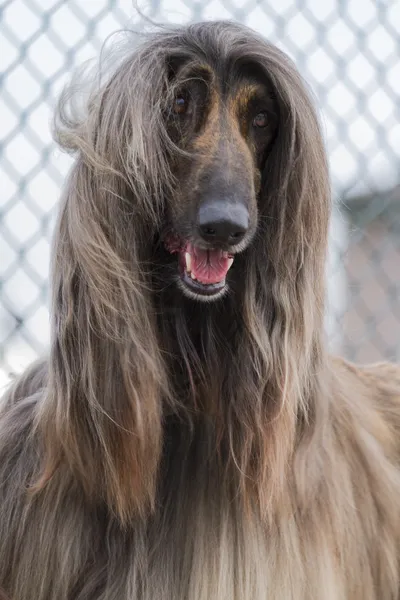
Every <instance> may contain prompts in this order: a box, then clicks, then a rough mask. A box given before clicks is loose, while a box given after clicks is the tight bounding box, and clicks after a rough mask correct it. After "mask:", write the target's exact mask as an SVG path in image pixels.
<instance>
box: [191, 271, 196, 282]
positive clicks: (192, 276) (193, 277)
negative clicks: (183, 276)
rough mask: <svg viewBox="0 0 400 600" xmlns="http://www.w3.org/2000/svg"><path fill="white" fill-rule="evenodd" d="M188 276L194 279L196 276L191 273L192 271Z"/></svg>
mask: <svg viewBox="0 0 400 600" xmlns="http://www.w3.org/2000/svg"><path fill="white" fill-rule="evenodd" d="M190 277H191V278H192V279H194V281H196V277H195V276H194V275H193V273H190Z"/></svg>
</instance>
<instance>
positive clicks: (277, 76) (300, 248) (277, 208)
mask: <svg viewBox="0 0 400 600" xmlns="http://www.w3.org/2000/svg"><path fill="white" fill-rule="evenodd" d="M251 52H252V50H251V48H250V50H249V51H248V52H247V55H248V57H249V55H250V57H251ZM253 52H254V54H253V56H254V60H255V61H257V64H258V65H259V68H260V69H262V70H263V72H264V76H265V77H266V78H268V80H269V81H270V82H271V85H272V89H273V97H274V101H275V103H276V109H277V110H276V112H277V115H278V123H277V129H276V134H275V138H274V140H273V142H272V144H271V146H270V148H269V149H268V151H267V153H266V157H265V163H264V166H263V169H262V183H261V191H260V197H259V226H258V235H257V236H256V238H255V240H254V244H253V249H254V252H253V253H252V256H254V257H257V259H256V260H253V261H249V266H248V269H247V276H248V283H247V289H252V286H253V289H255V290H256V293H257V305H259V306H261V307H262V306H269V307H270V309H269V313H268V314H273V315H274V319H273V320H269V321H268V322H267V323H266V326H268V327H269V337H268V339H269V343H271V346H272V347H271V356H272V359H273V368H272V372H273V376H274V377H276V388H277V389H281V390H282V398H283V396H286V395H288V394H292V396H295V397H297V398H299V400H300V401H301V399H302V398H304V397H305V395H307V394H308V393H309V391H307V390H305V387H306V382H308V381H309V373H310V369H311V368H314V367H313V366H312V365H313V364H314V362H315V357H316V356H320V355H321V353H320V352H319V349H320V345H321V343H322V342H321V339H320V338H321V333H320V332H321V331H322V315H323V309H324V300H325V298H324V296H325V285H324V283H325V282H324V277H325V259H326V249H327V238H328V222H329V216H330V204H331V200H330V184H329V175H328V166H327V158H326V154H325V149H324V144H323V139H322V135H321V131H320V127H319V123H318V118H317V115H316V111H315V109H314V106H313V102H312V100H311V97H310V93H309V92H308V90H307V89H306V86H305V84H304V82H303V80H302V78H301V77H300V75H299V73H298V72H297V70H296V68H295V66H294V65H293V64H292V62H291V61H290V59H289V58H288V57H287V56H285V55H284V54H283V53H282V52H281V51H279V50H278V49H277V48H275V47H273V46H270V45H268V44H265V43H264V42H261V43H260V44H259V45H256V46H255V49H254V51H253ZM255 282H256V284H255ZM245 300H246V301H247V300H248V296H247V297H245ZM252 311H253V312H254V307H251V310H250V308H249V314H252ZM261 318H263V317H262V315H260V319H261ZM283 342H284V343H283ZM278 404H279V405H281V404H280V403H278Z"/></svg>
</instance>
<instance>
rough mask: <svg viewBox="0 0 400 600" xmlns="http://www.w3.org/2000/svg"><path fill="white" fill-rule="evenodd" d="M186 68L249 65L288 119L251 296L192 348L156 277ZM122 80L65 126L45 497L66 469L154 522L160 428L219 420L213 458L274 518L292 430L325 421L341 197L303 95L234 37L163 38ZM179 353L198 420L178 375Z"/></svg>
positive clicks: (207, 27) (72, 96)
mask: <svg viewBox="0 0 400 600" xmlns="http://www.w3.org/2000/svg"><path fill="white" fill-rule="evenodd" d="M182 56H184V57H186V59H188V60H190V59H196V58H198V57H199V56H200V57H201V58H205V59H206V60H207V58H208V57H210V56H213V57H214V60H216V61H220V62H222V61H227V60H229V61H233V62H235V61H236V62H240V61H242V62H244V61H245V62H246V63H247V62H248V63H253V64H254V63H255V64H256V65H257V67H258V68H260V69H262V71H263V72H264V73H265V74H266V75H267V76H268V78H269V80H270V81H271V83H272V85H273V89H274V93H275V96H276V102H277V104H278V108H279V114H280V126H279V128H278V133H277V136H276V140H275V142H274V145H273V148H272V150H271V152H270V154H269V157H268V159H267V161H266V164H265V167H264V171H263V181H262V191H261V194H260V200H259V203H260V223H259V229H258V232H257V236H256V239H255V242H254V243H253V245H252V247H251V248H250V249H249V250H248V252H247V254H246V259H245V261H244V262H243V264H242V271H243V273H242V276H243V282H242V286H241V290H239V291H238V294H237V296H236V297H235V298H231V299H229V300H228V301H227V304H228V309H227V308H226V306H225V307H224V309H223V311H224V315H223V316H222V320H223V323H222V324H221V307H216V308H215V307H213V308H210V307H207V308H202V309H201V310H200V309H199V311H198V317H197V318H198V319H201V322H202V325H201V334H200V335H201V338H202V339H201V343H200V344H197V345H196V344H195V343H194V342H193V339H192V335H191V330H190V327H189V325H188V317H187V314H186V313H185V310H176V311H175V314H174V315H172V316H168V315H166V318H165V319H163V320H161V325H160V322H159V319H158V317H157V315H158V314H159V313H160V311H161V313H163V309H164V307H165V305H164V304H163V302H162V300H160V299H159V298H158V297H157V296H156V295H155V293H154V289H153V287H154V279H153V278H152V269H151V257H152V247H151V244H152V240H154V237H155V235H156V234H157V231H159V230H160V227H161V226H162V219H163V214H164V211H165V205H166V204H167V203H168V202H169V201H170V198H171V197H172V196H173V193H174V185H176V182H175V181H174V176H173V171H172V169H171V161H172V158H171V157H172V156H173V155H174V152H175V153H178V150H177V148H176V147H175V146H174V144H173V143H172V141H171V140H170V138H169V136H168V131H167V128H166V124H165V111H166V110H167V108H168V102H169V101H170V98H171V94H172V93H173V82H172V83H171V77H170V65H171V63H172V61H173V60H174V59H175V58H177V57H182ZM111 64H112V66H113V68H112V70H111V73H110V72H108V71H107V70H106V72H105V73H102V74H101V77H99V76H98V75H97V77H94V78H92V79H91V87H90V89H89V92H87V93H86V94H84V93H83V91H82V86H81V85H79V86H77V85H76V84H75V83H73V84H72V85H71V86H70V88H68V89H67V90H66V91H65V93H64V95H63V97H62V99H61V103H60V106H59V110H58V113H57V118H56V135H57V139H58V141H59V142H60V144H61V145H62V146H63V147H64V148H66V149H68V150H69V151H72V152H74V153H75V155H76V160H75V164H74V166H73V168H72V171H71V173H70V176H69V179H68V182H67V184H66V187H65V193H64V199H63V202H62V207H61V211H60V217H59V221H58V225H57V231H56V235H55V242H54V254H53V264H52V292H53V296H52V298H53V300H52V346H51V357H50V366H49V382H48V388H47V389H48V391H47V394H46V398H45V400H44V401H43V403H42V404H41V406H40V410H39V413H38V418H37V422H38V427H40V428H41V430H42V432H43V436H44V438H43V439H44V448H45V456H46V462H45V468H44V470H43V472H42V475H41V479H40V481H39V483H38V484H37V485H38V486H39V487H41V486H43V485H45V482H46V481H47V480H48V479H49V478H50V477H51V476H52V475H53V473H54V471H55V470H56V469H57V467H58V465H60V464H65V463H67V464H68V466H69V468H70V469H71V470H72V472H73V473H74V475H75V477H77V478H78V480H79V481H80V482H81V483H82V485H83V487H84V489H85V490H86V493H87V496H88V498H91V499H92V500H93V499H95V498H98V496H101V497H103V499H104V500H105V501H106V502H107V504H108V505H109V507H111V508H112V510H113V511H114V512H115V514H116V515H118V517H119V518H120V519H121V520H122V521H126V520H127V519H129V517H130V516H131V515H132V513H134V512H137V511H138V512H139V513H140V514H146V511H147V510H149V509H151V507H153V506H154V501H155V494H156V482H157V473H158V469H159V465H160V459H161V453H162V447H163V419H164V418H165V415H166V414H171V413H173V412H174V411H175V412H177V413H180V414H181V415H182V414H184V415H185V416H186V417H187V419H188V420H189V421H190V422H191V423H192V424H193V418H194V415H196V406H201V407H203V408H202V410H207V408H206V407H208V410H209V411H211V412H213V413H214V414H215V415H217V416H218V415H220V419H218V418H217V419H216V423H217V426H216V427H217V429H218V432H217V433H216V441H217V440H224V444H225V449H226V452H227V454H228V464H229V465H231V466H233V468H234V469H235V470H237V472H238V473H239V474H240V477H239V480H240V485H239V487H240V489H241V491H242V492H243V493H244V495H245V496H246V494H247V493H248V491H249V489H253V490H255V491H256V496H257V497H258V502H259V505H260V508H261V510H262V511H263V512H268V506H269V505H270V502H271V500H272V499H275V500H276V499H277V497H278V496H279V494H280V493H281V492H282V489H283V486H284V481H285V473H286V466H287V464H288V459H289V456H290V453H291V452H292V451H293V448H294V443H295V436H296V423H298V422H299V417H300V418H303V419H305V420H308V419H309V418H310V415H312V413H313V411H315V410H316V407H315V406H313V404H312V398H313V395H314V392H315V389H314V387H315V382H316V381H317V379H316V377H315V375H316V373H317V372H318V369H319V367H320V363H321V361H322V360H323V353H322V350H321V339H320V337H321V319H322V313H323V300H324V298H323V296H324V287H323V273H324V261H325V252H326V238H327V223H328V218H329V210H330V198H329V181H328V173H327V165H326V159H325V153H324V150H323V144H322V140H321V135H320V130H319V126H318V121H317V117H316V114H315V111H314V108H313V106H312V102H311V101H310V99H309V93H308V92H307V90H306V88H305V85H304V83H303V81H302V80H301V78H300V76H299V75H298V73H297V71H296V69H295V67H294V66H293V64H292V63H291V61H290V60H289V59H288V58H287V57H286V56H285V55H284V54H283V53H282V52H280V51H279V50H278V49H277V48H276V47H274V46H272V45H269V44H268V43H266V42H265V41H263V40H261V39H260V38H258V37H257V36H256V35H255V34H254V33H253V32H250V30H246V29H245V28H243V27H239V26H236V25H234V24H232V23H226V22H223V23H217V24H215V23H214V24H200V25H193V26H190V27H188V28H186V29H184V30H180V29H177V30H175V29H173V30H165V31H161V32H158V33H156V34H153V35H152V36H151V37H150V38H149V39H145V40H144V42H143V43H142V44H141V45H139V47H138V48H135V49H134V51H132V50H130V51H129V52H128V53H127V54H126V55H125V56H123V57H122V59H121V60H120V61H119V62H118V63H117V66H115V62H114V63H112V62H111ZM81 81H82V74H80V82H81ZM82 98H83V99H84V103H83V111H82ZM77 100H78V102H77ZM178 158H179V157H178ZM161 296H162V295H161ZM183 302H184V301H183V300H182V303H183ZM166 312H167V311H166ZM232 327H233V329H234V331H232ZM174 331H175V333H174ZM228 334H229V335H228ZM176 336H177V337H178V346H179V348H178V352H179V354H180V360H181V361H183V363H184V364H185V365H186V370H187V375H188V377H189V379H190V381H191V382H192V396H193V397H194V398H193V399H194V403H193V402H188V401H187V400H185V399H184V398H183V397H182V390H181V389H179V386H176V385H175V384H176V382H174V377H173V376H172V375H171V361H170V359H169V357H170V356H171V354H172V353H173V352H174V351H176V348H175V350H173V349H172V347H170V346H171V340H172V338H174V340H175V339H176ZM229 336H230V337H229ZM199 348H200V349H199ZM194 372H195V373H196V374H197V376H195V377H194V375H193V373H194ZM194 381H196V383H194ZM185 402H186V404H185ZM313 418H315V417H314V415H313ZM282 430H284V432H285V433H284V435H282ZM217 445H218V444H217ZM128 465H129V468H127V466H128Z"/></svg>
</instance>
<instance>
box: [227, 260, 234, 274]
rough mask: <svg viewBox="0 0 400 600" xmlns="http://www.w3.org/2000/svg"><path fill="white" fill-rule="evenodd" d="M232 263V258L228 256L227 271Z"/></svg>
mask: <svg viewBox="0 0 400 600" xmlns="http://www.w3.org/2000/svg"><path fill="white" fill-rule="evenodd" d="M232 263H233V258H229V259H228V271H229V269H230V268H231V266H232Z"/></svg>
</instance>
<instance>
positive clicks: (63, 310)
mask: <svg viewBox="0 0 400 600" xmlns="http://www.w3.org/2000/svg"><path fill="white" fill-rule="evenodd" d="M148 54H149V57H148V60H150V59H151V54H150V53H148ZM146 56H147V55H146V53H145V54H144V56H142V57H141V58H140V59H139V60H137V65H136V67H137V70H135V64H132V63H134V62H135V58H134V57H133V58H132V59H131V61H130V62H129V61H126V62H125V64H124V65H123V66H122V67H121V69H122V70H121V69H120V70H119V71H118V72H117V73H116V74H115V75H114V76H113V77H112V78H111V79H110V80H109V82H108V83H107V84H106V85H105V86H104V87H103V88H102V89H100V90H99V89H95V91H94V92H93V93H92V95H91V97H90V100H89V102H88V105H87V107H86V114H85V115H84V118H83V119H82V120H81V121H80V122H78V121H75V122H73V121H72V120H71V119H69V120H68V119H67V118H65V116H64V119H63V122H62V125H63V129H61V128H60V132H61V134H60V135H59V139H60V137H61V140H64V141H65V144H66V145H68V146H69V147H71V148H73V149H74V150H75V151H76V152H77V154H78V156H77V159H76V162H75V165H74V167H73V169H72V172H71V174H70V177H69V180H68V182H67V185H66V190H65V197H64V202H63V206H62V210H61V214H60V218H59V222H58V226H57V230H56V235H55V246H54V251H53V252H54V254H53V267H52V286H53V307H52V314H53V316H52V348H51V356H50V373H49V386H48V394H47V397H46V399H45V401H44V402H43V404H42V405H41V407H40V409H39V410H40V413H39V418H38V423H39V426H40V427H41V429H42V435H43V437H44V450H45V464H44V469H43V473H42V478H41V480H40V482H39V483H38V485H37V486H36V488H39V489H40V487H41V486H43V485H44V484H45V483H46V481H47V480H48V479H49V478H51V476H52V474H53V473H54V471H55V470H56V469H57V468H59V466H60V465H67V468H68V469H69V471H70V472H72V473H73V475H74V477H75V478H76V479H78V480H79V481H80V482H81V484H82V486H83V488H84V490H85V491H86V493H87V496H88V498H89V499H91V500H93V501H96V500H100V501H105V502H106V503H107V505H108V506H109V508H110V509H111V510H112V511H114V512H115V514H116V515H117V516H118V517H119V518H120V519H121V520H122V521H126V520H127V519H128V518H129V517H130V516H131V515H132V514H133V513H135V512H136V513H140V514H144V513H145V512H146V510H148V509H149V507H151V506H152V503H153V501H154V495H155V487H156V479H157V470H158V466H159V461H160V453H161V449H162V410H163V409H162V403H161V401H162V400H163V401H164V400H165V399H167V398H168V389H167V388H168V384H167V381H168V380H167V376H166V374H165V367H164V363H163V359H162V356H161V351H160V348H159V343H158V339H157V336H156V327H155V323H154V320H155V311H154V307H153V296H152V293H151V278H150V275H149V268H148V265H149V260H150V252H151V248H150V240H151V239H152V237H153V235H154V231H155V229H156V228H157V226H158V218H159V204H160V202H161V200H160V199H162V198H163V194H162V192H163V190H162V189H161V182H165V180H166V179H167V178H168V174H169V171H168V164H167V163H166V162H165V158H164V157H163V156H160V152H162V147H163V129H162V122H161V116H160V115H161V109H160V108H159V106H158V104H159V99H160V97H161V95H162V94H161V91H160V90H161V88H162V85H163V84H164V83H165V63H164V62H162V66H161V60H160V66H159V68H158V69H157V65H154V64H153V69H152V68H149V66H148V65H146ZM150 74H151V76H152V77H154V80H153V81H152V82H149V78H150ZM157 103H158V104H157ZM139 104H140V106H139ZM136 109H137V110H136ZM146 111H147V112H146ZM157 111H158V112H157ZM135 128H136V129H135ZM152 136H153V137H152Z"/></svg>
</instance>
